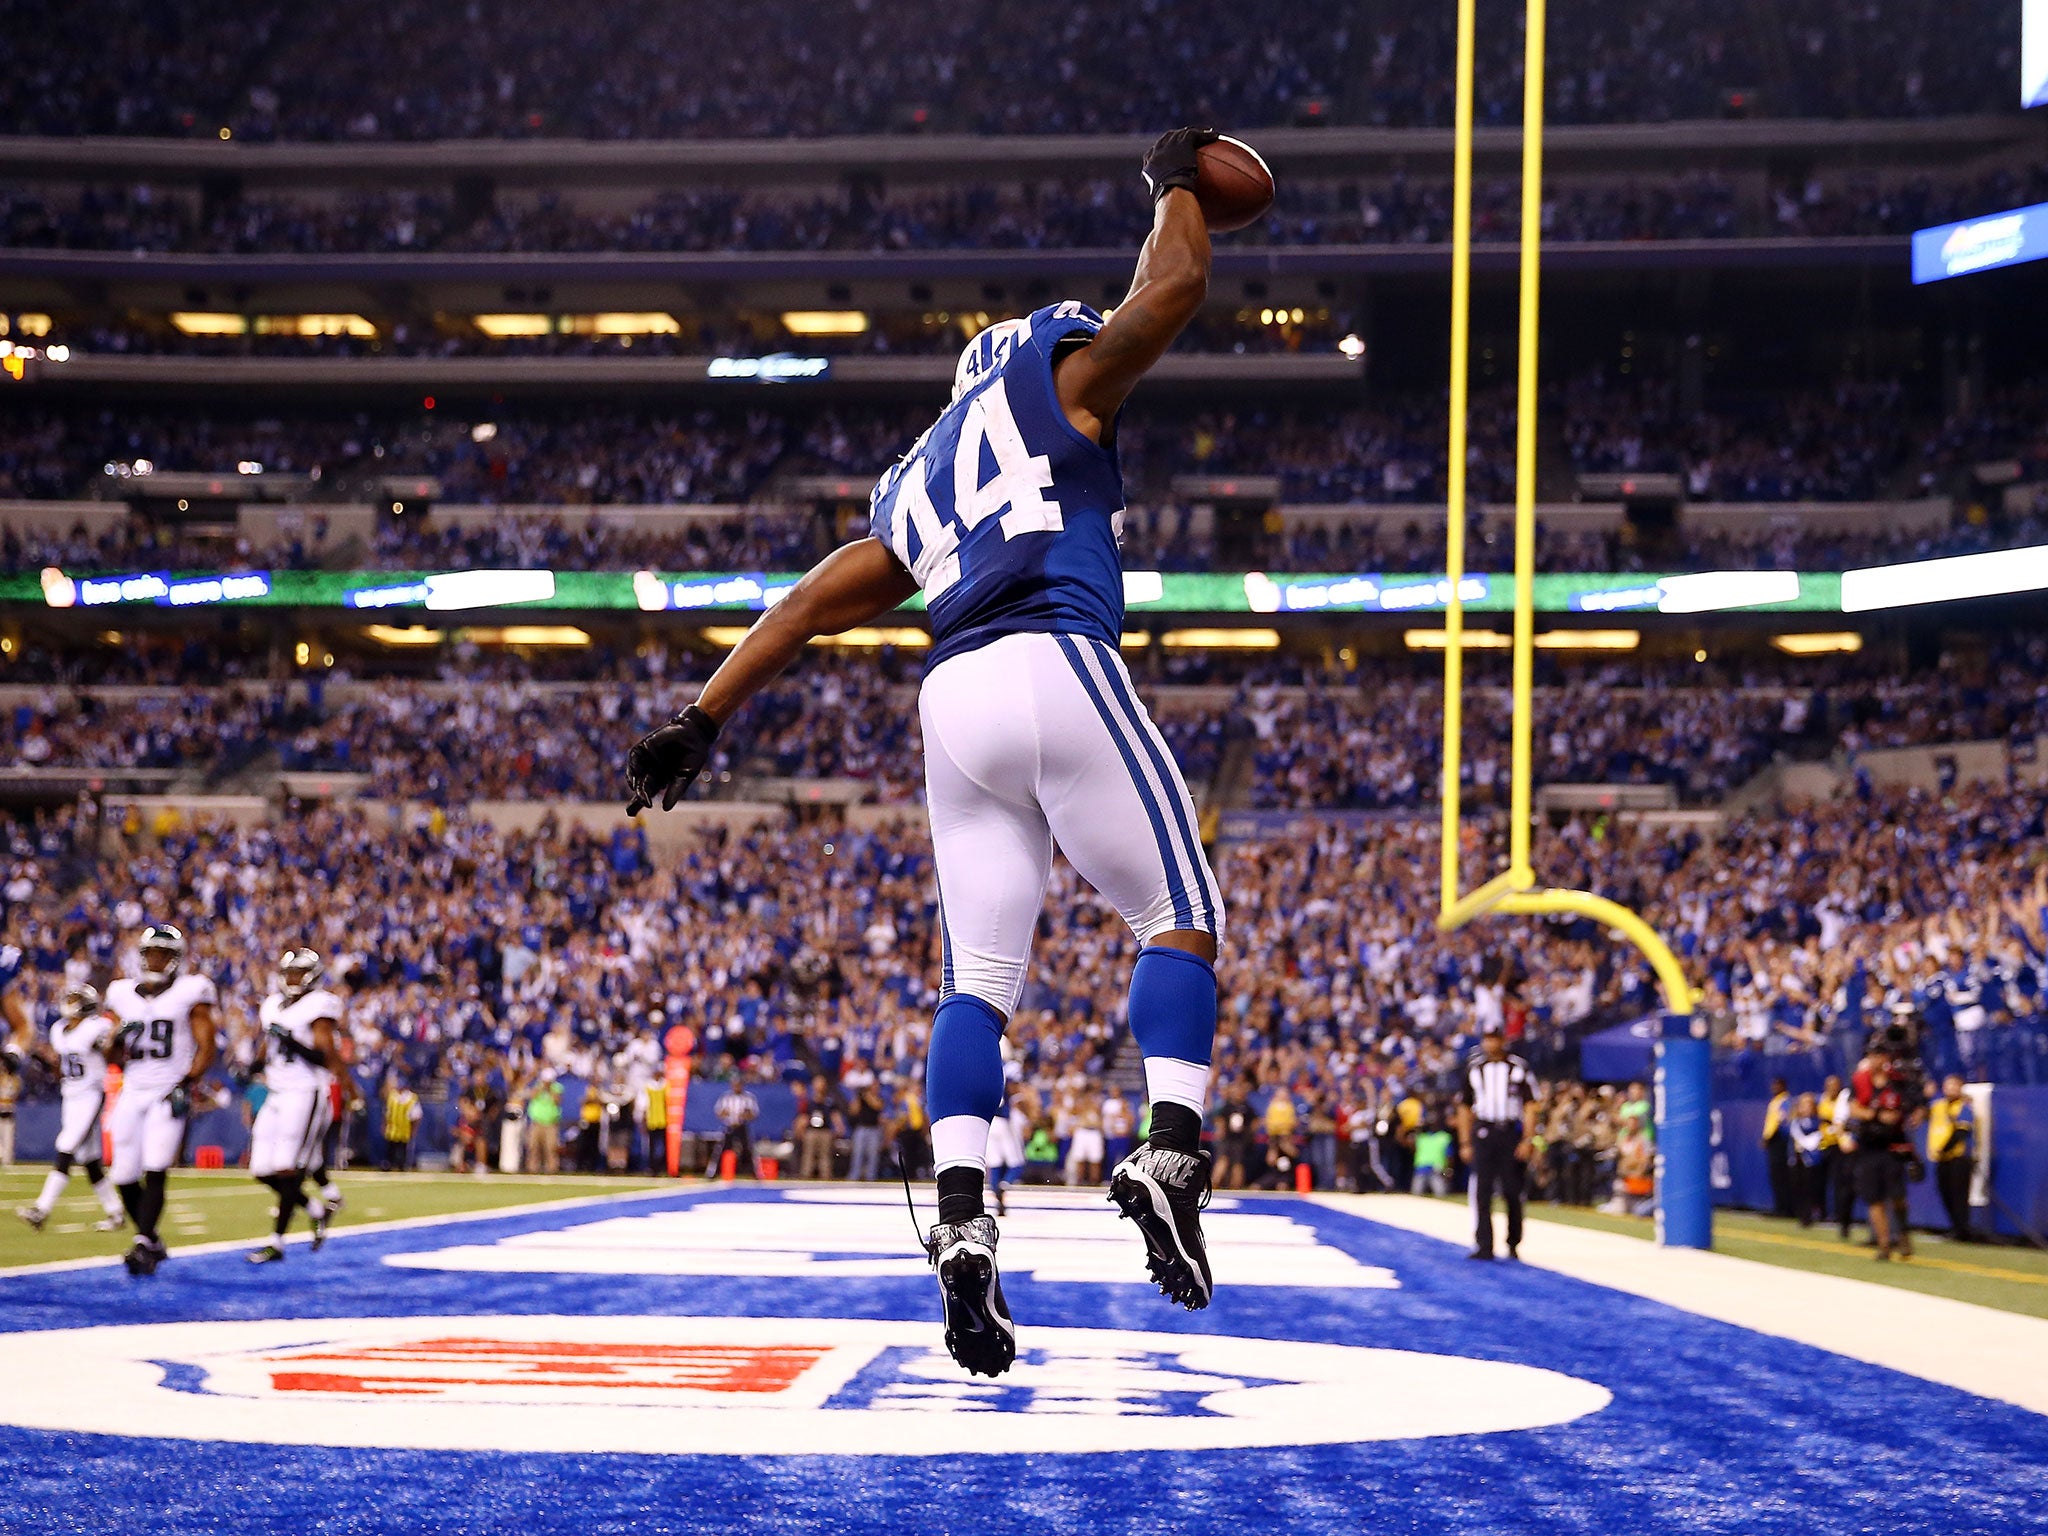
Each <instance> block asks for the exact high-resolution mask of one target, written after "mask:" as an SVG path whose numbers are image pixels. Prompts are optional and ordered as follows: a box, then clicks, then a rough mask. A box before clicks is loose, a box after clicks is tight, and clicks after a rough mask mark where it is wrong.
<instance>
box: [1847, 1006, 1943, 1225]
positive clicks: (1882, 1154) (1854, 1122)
mask: <svg viewBox="0 0 2048 1536" xmlns="http://www.w3.org/2000/svg"><path fill="white" fill-rule="evenodd" d="M1913 1022H1914V1021H1913V1019H1912V1017H1911V1011H1910V1005H1908V1006H1907V1007H1906V1008H1905V1009H1901V1008H1900V1007H1899V1005H1897V1004H1895V1005H1894V1006H1893V1020H1892V1023H1891V1024H1890V1025H1888V1026H1887V1027H1886V1028H1885V1030H1884V1033H1883V1034H1882V1035H1881V1036H1880V1037H1879V1038H1878V1039H1877V1040H1876V1041H1874V1042H1873V1043H1872V1046H1871V1049H1870V1053H1869V1054H1868V1055H1867V1056H1866V1057H1865V1058H1864V1060H1863V1064H1862V1065H1861V1066H1859V1067H1858V1068H1857V1069H1856V1079H1855V1102H1854V1106H1853V1108H1852V1110H1851V1116H1852V1118H1851V1121H1850V1125H1851V1133H1852V1136H1853V1138H1854V1141H1855V1155H1856V1192H1857V1193H1858V1194H1859V1195H1861V1196H1862V1197H1863V1202H1864V1204H1865V1205H1866V1206H1868V1207H1869V1209H1870V1235H1871V1238H1872V1239H1873V1241H1874V1242H1875V1243H1876V1245H1877V1253H1876V1255H1875V1257H1876V1258H1877V1260H1878V1262H1880V1263H1883V1262H1884V1261H1885V1260H1887V1259H1890V1258H1891V1257H1892V1256H1893V1255H1894V1254H1896V1255H1897V1256H1898V1257H1899V1258H1902V1259H1910V1258H1911V1257H1912V1256H1913V1234H1912V1229H1911V1228H1910V1227H1909V1226H1908V1225H1907V1223H1906V1185H1907V1182H1908V1180H1909V1179H1919V1178H1924V1177H1925V1176H1926V1169H1925V1167H1924V1166H1922V1165H1921V1163H1920V1160H1919V1157H1918V1156H1917V1155H1916V1154H1915V1152H1914V1150H1913V1141H1912V1136H1911V1134H1910V1133H1911V1130H1912V1126H1913V1124H1914V1123H1915V1120H1916V1118H1917V1117H1918V1116H1919V1115H1920V1113H1921V1109H1922V1106H1923V1104H1924V1102H1925V1091H1924V1089H1923V1087H1922V1079H1921V1075H1920V1067H1919V1059H1918V1049H1919V1048H1918V1044H1917V1042H1916V1040H1915V1038H1914V1029H1913Z"/></svg>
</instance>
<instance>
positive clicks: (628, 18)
mask: <svg viewBox="0 0 2048 1536" xmlns="http://www.w3.org/2000/svg"><path fill="white" fill-rule="evenodd" d="M1240 19H1241V13H1239V12H1237V11H1235V10H1233V9H1232V7H1230V6H1229V5H1228V4H1226V3H1225V0H1193V3H1181V4H1176V5H1170V6H1169V5H1161V4H1157V3H1152V0H1098V3H1095V4H1092V5H1088V6H1085V7H1079V8H1076V9H1074V10H1073V11H1071V12H1070V13H1067V14H1066V15H1065V16H1063V17H1062V18H1061V19H1060V20H1058V21H1057V22H1054V23H1048V22H1047V20H1046V19H1045V18H1044V17H1042V16H1040V15H1038V14H1037V13H1035V12H1030V11H1020V10H1018V9H1016V8H1011V7H1004V6H1001V5H997V4H993V3H990V0H980V3H974V4H965V5H953V6H949V7H940V6H934V5H931V4H928V3H917V0H826V3H817V0H763V3H758V4H756V5H754V6H752V7H750V8H749V10H748V13H747V24H746V26H745V27H743V28H735V27H733V26H731V25H730V24H729V22H730V17H729V16H727V15H726V14H724V13H722V12H718V11H715V10H713V9H712V8H711V7H710V6H708V5H707V4H706V3H705V0H662V3H658V4H652V5H647V6H640V7H634V8H633V9H631V10H628V11H619V12H616V13H607V14H605V15H603V16H601V17H592V16H587V15H582V14H573V13H565V12H563V11H561V10H560V9H559V8H555V7H550V6H548V5H545V4H543V3H541V0H490V3H486V0H468V3H467V4H464V5H461V6H437V5H431V4H428V3H427V0H394V3H392V4H388V5H385V6H382V7H380V8H379V9H378V10H377V11H376V12H375V13H374V14H373V15H370V16H361V17H358V16H353V15H351V16H349V17H348V18H346V19H344V18H342V17H341V16H339V15H330V14H328V13H326V12H323V11H319V10H311V11H309V10H306V9H304V8H295V7H292V6H289V5H286V4H284V3H282V0H236V3H234V4H232V5H230V6H229V7H227V8H226V9H225V11H223V10H222V9H221V8H219V7H213V8H208V7H202V6H200V5H198V4H197V3H196V0H169V3H164V0H119V3H117V4H115V5H113V6H112V7H101V8H99V9H96V10H94V11H93V12H91V13H86V12H81V11H79V10H78V9H76V8H75V7H67V6H64V5H62V4H58V3H55V0H10V3H9V4H8V5H7V6H6V7H5V9H4V11H0V21H4V24H5V26H6V29H7V34H8V35H9V36H10V37H12V38H14V39H16V41H17V46H16V50H15V53H16V57H15V58H14V60H13V64H14V67H13V68H12V69H10V71H9V72H8V76H7V78H6V80H5V81H4V82H0V125H4V126H5V129H6V131H8V132H13V133H51V134H64V135H71V134H78V133H81V132H83V133H119V134H131V135H132V134H143V135H158V134H171V135H197V136H203V137H213V136H214V135H216V134H221V135H222V136H227V135H229V134H232V135H234V136H237V137H240V138H244V139H249V138H254V139H273V138H281V139H314V140H318V139H405V140H418V139H437V138H479V137H501V136H503V137H540V136H563V137H576V138H593V139H625V138H673V137H710V136H721V135H722V136H728V137H751V136H759V135H799V136H807V135H816V134H826V133H877V132H891V131H899V132H900V131H917V130H919V129H924V128H933V129H937V128H945V129H953V130H964V131H972V132H982V133H995V132H1010V133H1071V132H1116V131H1124V132H1135V131H1142V130H1145V129H1151V130H1153V131H1156V130H1157V128H1158V125H1160V124H1161V123H1166V122H1180V121H1185V120H1188V119H1190V118H1194V119H1203V120H1212V121H1216V122H1220V123H1227V124H1230V125H1232V126H1235V127H1240V128H1247V129H1248V128H1256V127H1261V126H1266V125H1270V124H1275V123H1285V122H1294V121H1305V122H1357V123H1372V124H1379V125H1384V126H1426V127H1444V126H1448V124H1449V122H1450V116H1451V106H1452V102H1451V87H1450V81H1451V77H1452V76H1451V69H1450V67H1449V66H1450V55H1451V47H1452V18H1451V15H1450V13H1448V12H1446V11H1444V10H1443V9H1442V8H1441V7H1430V6H1424V5H1419V4H1413V3H1404V4H1401V5H1397V6H1393V7H1390V8H1388V9H1385V10H1383V11H1377V12H1375V13H1373V14H1370V15H1367V14H1364V13H1360V12H1358V11H1357V10H1356V9H1355V8H1354V7H1351V6H1349V5H1346V4H1343V3H1342V0H1313V3H1304V4H1300V5H1295V6H1291V7H1288V8H1286V9H1285V10H1284V11H1283V12H1279V13H1275V14H1273V15H1269V16H1262V17H1261V18H1260V21H1261V24H1260V26H1259V27H1257V28H1255V29H1247V28H1245V27H1243V26H1242V25H1238V24H1237V23H1238V22H1239V20H1240ZM1925 20H1926V18H1925V13H1924V10H1923V9H1922V8H1920V7H1917V6H1914V5H1911V4H1908V3H1906V0H1872V3H1870V4H1869V5H1867V6H1864V7H1861V8H1859V9H1857V10H1856V11H1855V12H1854V13H1853V15H1852V14H1851V13H1849V12H1845V11H1843V10H1841V9H1840V8H1838V7H1829V6H1823V5H1820V4H1817V3H1811V0H1801V3H1797V4H1791V5H1787V6H1783V7H1779V8H1777V9H1775V10H1772V11H1770V12H1768V13H1763V12H1759V13H1757V15H1756V16H1754V17H1752V16H1750V15H1749V14H1748V13H1746V12H1745V13H1742V14H1740V15H1736V14H1732V13H1730V12H1729V11H1728V10H1727V9H1726V8H1725V7H1716V6H1713V5H1711V4H1708V3H1707V0H1656V3H1654V4H1650V5H1647V6H1644V7H1641V8H1638V9H1635V10H1632V11H1630V12H1628V13H1627V14H1626V15H1617V14H1613V13H1609V12H1607V11H1604V10H1599V9H1592V10H1586V11H1570V10H1567V11H1564V12H1561V13H1560V14H1559V15H1558V16H1556V17H1554V18H1552V22H1551V35H1550V38H1549V46H1550V56H1551V66H1550V69H1549V72H1548V76H1547V84H1548V92H1547V94H1548V96H1549V98H1550V101H1549V111H1550V113H1551V115H1552V117H1553V119H1554V120H1556V121H1559V122H1591V123H1598V122H1628V121H1665V120H1670V119H1675V118H1704V117H1716V116H1720V115H1721V114H1723V113H1724V112H1726V111H1728V110H1729V109H1730V107H1731V104H1734V105H1737V106H1738V107H1739V109H1740V110H1742V111H1745V112H1768V113H1778V114H1784V115H1799V116H1814V117H1852V116H1887V117H1922V116H1929V115H1934V114H1939V113H1953V112H1972V111H1983V110H1987V109H1988V108H1989V107H1991V106H1992V105H1993V104H1996V105H1998V106H2001V107H2002V106H2004V105H2005V99H2006V95H2007V94H2008V93H2007V92H2006V91H2005V90H2004V88H2003V82H2004V81H2005V80H2006V79H2007V78H2008V77H2009V75H2010V70H2009V69H2005V68H2003V67H2002V66H2001V65H2000V64H1999V63H1998V61H1999V60H2001V59H2006V58H2010V57H2012V56H2013V55H2015V53H2016V31H2017V19H2016V15H2015V13H2014V10H2013V8H2012V7H2011V6H2009V5H1999V4H1994V3H1991V0H1967V3H1964V4H1962V5H1959V6H1955V7H1952V8H1951V9H1950V10H1949V11H1948V12H1946V13H1945V14H1944V16H1943V24H1942V25H1941V26H1939V27H1929V26H1927V25H1925ZM1518 30H1519V29H1517V28H1513V27H1506V28H1485V29H1482V31H1483V33H1484V36H1483V38H1482V40H1481V46H1480V49H1479V58H1478V80H1477V105H1478V113H1479V117H1480V120H1481V121H1482V122H1486V123H1498V122H1505V121H1510V120H1512V118H1513V116H1514V114H1515V110H1516V107H1517V105H1518V102H1519V97H1520V64H1521V45H1520V38H1519V36H1518V35H1517V33H1518ZM683 39H687V40H688V46H678V44H679V42H680V40H683ZM626 60H632V61H636V65H637V67H633V68H624V67H621V62H622V61H626ZM1994 79H1995V80H1997V81H1998V82H2000V84H1999V85H1998V86H1997V87H1996V88H1994V87H1993V85H1992V84H1991V81H1992V80H1994ZM1196 81H1199V82H1202V84H1201V85H1200V86H1199V87H1197V86H1194V85H1193V84H1191V82H1196ZM1054 86H1056V88H1049V87H1054Z"/></svg>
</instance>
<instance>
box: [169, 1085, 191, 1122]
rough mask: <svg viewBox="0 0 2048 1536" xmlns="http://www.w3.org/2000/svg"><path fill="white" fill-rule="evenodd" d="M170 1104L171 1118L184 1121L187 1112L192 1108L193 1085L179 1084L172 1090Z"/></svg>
mask: <svg viewBox="0 0 2048 1536" xmlns="http://www.w3.org/2000/svg"><path fill="white" fill-rule="evenodd" d="M170 1103H171V1118H172V1119H173V1120H182V1119H184V1118H185V1115H186V1112H187V1111H188V1110H190V1109H191V1108H192V1085H191V1084H190V1083H182V1082H181V1083H179V1084H178V1085H177V1086H176V1087H175V1088H173V1089H172V1090H171V1095H170Z"/></svg>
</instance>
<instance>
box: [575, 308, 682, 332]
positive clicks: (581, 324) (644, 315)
mask: <svg viewBox="0 0 2048 1536" xmlns="http://www.w3.org/2000/svg"><path fill="white" fill-rule="evenodd" d="M562 329H563V330H564V331H565V332H567V333H569V334H570V335H573V336H675V335H679V334H680V333H681V331H682V329H683V325H682V322H681V321H680V320H678V319H676V317H675V316H674V315H671V314H668V313H666V312H664V311H662V310H646V311H635V310H606V311H603V312H601V313H599V314H595V315H564V316H562Z"/></svg>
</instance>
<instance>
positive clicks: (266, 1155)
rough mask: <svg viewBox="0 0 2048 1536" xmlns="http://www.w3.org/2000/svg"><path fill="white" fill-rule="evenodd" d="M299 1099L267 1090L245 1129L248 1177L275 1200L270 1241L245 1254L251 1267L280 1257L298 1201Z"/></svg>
mask: <svg viewBox="0 0 2048 1536" xmlns="http://www.w3.org/2000/svg"><path fill="white" fill-rule="evenodd" d="M302 1097H304V1095H300V1094H295V1093H282V1092H279V1091H277V1090H276V1089H273V1090H271V1092H269V1093H268V1094H266V1095H265V1096H264V1099H263V1107H262V1108H261V1109H259V1110H257V1111H256V1123H255V1124H254V1125H252V1126H251V1127H250V1128H249V1176H250V1177H251V1178H253V1179H254V1180H255V1181H256V1182H257V1183H258V1184H261V1185H262V1186H263V1187H264V1188H265V1189H267V1190H269V1191H270V1192H271V1194H272V1195H273V1196H274V1197H275V1198H276V1201H277V1205H276V1209H275V1211H274V1213H273V1220H272V1223H271V1232H272V1238H271V1241H270V1242H269V1243H267V1244H265V1245H264V1246H263V1247H261V1248H258V1249H256V1250H255V1251H254V1252H252V1253H251V1254H250V1255H249V1261H250V1262H251V1263H252V1264H274V1263H276V1262H278V1261H279V1260H280V1259H282V1258H283V1257H284V1234H285V1233H286V1232H287V1231H288V1230H289V1229H290V1227H291V1221H292V1212H293V1211H295V1210H296V1209H297V1208H298V1200H299V1184H300V1178H299V1172H298V1168H297V1166H296V1165H295V1162H294V1159H295V1157H296V1155H297V1153H298V1148H299V1143H298V1138H299V1135H300V1134H301V1133H302V1132H303V1129H304V1126H303V1120H304V1114H303V1109H302V1107H301V1105H300V1104H299V1102H298V1101H299V1100H300V1099H301V1098H302Z"/></svg>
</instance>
